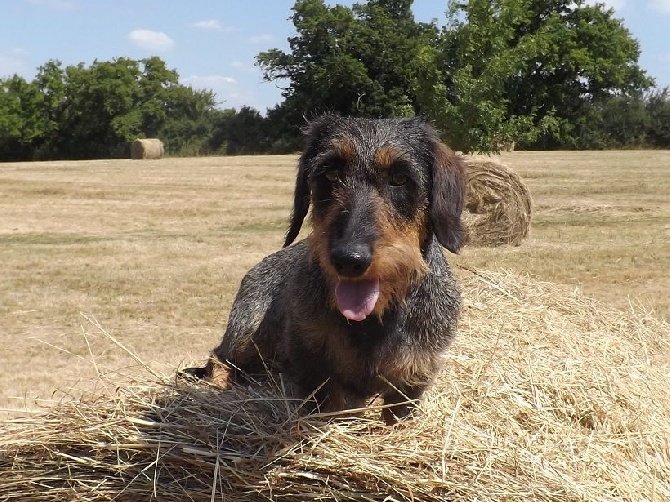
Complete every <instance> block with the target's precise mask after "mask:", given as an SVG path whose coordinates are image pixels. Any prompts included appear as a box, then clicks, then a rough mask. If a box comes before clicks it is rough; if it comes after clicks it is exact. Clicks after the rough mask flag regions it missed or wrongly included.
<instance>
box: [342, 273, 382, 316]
mask: <svg viewBox="0 0 670 502" xmlns="http://www.w3.org/2000/svg"><path fill="white" fill-rule="evenodd" d="M335 298H336V300H337V308H338V309H340V312H342V315H343V316H344V317H346V318H347V319H349V320H350V321H362V320H363V319H365V318H366V317H367V316H369V315H370V312H372V311H373V310H374V308H375V304H376V303H377V299H378V298H379V279H368V280H365V281H347V280H344V279H341V280H340V282H338V283H337V286H336V287H335Z"/></svg>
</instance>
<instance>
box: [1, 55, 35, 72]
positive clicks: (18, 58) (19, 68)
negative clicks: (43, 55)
mask: <svg viewBox="0 0 670 502" xmlns="http://www.w3.org/2000/svg"><path fill="white" fill-rule="evenodd" d="M24 55H25V51H24V50H23V49H10V50H8V51H4V50H0V78H5V77H10V76H12V75H14V74H15V73H18V74H19V75H22V76H24V77H25V76H26V75H27V74H28V73H30V72H29V69H28V64H27V63H26V61H25V59H24Z"/></svg>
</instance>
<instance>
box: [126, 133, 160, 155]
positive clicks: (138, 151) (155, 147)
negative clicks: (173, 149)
mask: <svg viewBox="0 0 670 502" xmlns="http://www.w3.org/2000/svg"><path fill="white" fill-rule="evenodd" d="M164 154H165V147H164V146H163V142H162V141H161V140H159V139H155V138H149V139H136V140H135V141H133V142H132V143H131V145H130V158H131V159H162V158H163V155H164Z"/></svg>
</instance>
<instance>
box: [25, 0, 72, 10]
mask: <svg viewBox="0 0 670 502" xmlns="http://www.w3.org/2000/svg"><path fill="white" fill-rule="evenodd" d="M28 3H31V4H33V5H38V6H40V7H49V8H51V9H58V10H72V9H76V8H77V4H76V3H74V2H70V1H68V0H28Z"/></svg>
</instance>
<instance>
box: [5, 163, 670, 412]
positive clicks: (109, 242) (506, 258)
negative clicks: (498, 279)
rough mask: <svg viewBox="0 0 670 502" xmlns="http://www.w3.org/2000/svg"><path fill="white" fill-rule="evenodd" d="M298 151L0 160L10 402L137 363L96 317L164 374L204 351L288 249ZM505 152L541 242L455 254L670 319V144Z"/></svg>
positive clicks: (27, 402) (22, 402)
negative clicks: (252, 283) (266, 262)
mask: <svg viewBox="0 0 670 502" xmlns="http://www.w3.org/2000/svg"><path fill="white" fill-rule="evenodd" d="M296 160H297V159H296V157H235V158H196V159H163V160H160V161H143V162H138V161H126V160H116V161H91V162H47V163H23V164H0V262H1V265H0V335H1V336H2V342H3V347H2V350H0V367H2V368H3V371H2V373H0V408H2V407H4V408H22V407H25V406H28V407H34V406H35V405H36V404H39V403H40V402H41V400H49V399H59V398H60V397H62V395H63V393H67V392H68V389H70V388H74V389H75V390H73V392H75V393H79V392H81V389H85V388H87V386H90V384H91V382H93V381H95V380H94V377H95V375H96V371H97V372H103V371H104V372H106V371H109V369H110V368H111V369H114V370H115V371H119V372H121V373H122V372H124V371H129V372H132V371H134V368H133V367H132V366H133V365H135V364H136V362H135V361H134V360H132V359H129V358H126V357H124V356H123V350H120V349H119V347H118V346H116V345H114V344H113V343H111V342H110V340H109V338H108V337H107V336H104V335H103V333H102V331H101V330H100V329H99V328H98V327H96V322H97V323H99V326H100V327H101V328H102V329H104V330H105V331H107V332H108V333H109V334H111V335H112V336H114V337H116V339H118V340H119V341H120V342H121V343H123V344H124V345H125V346H127V347H129V348H130V349H131V350H132V351H133V352H134V353H135V354H136V355H137V356H138V357H139V358H140V359H142V360H143V361H146V362H148V363H150V365H151V366H152V367H153V368H155V369H156V370H157V371H160V372H164V373H167V374H170V373H173V372H174V369H175V368H176V367H178V366H183V365H184V364H190V363H193V362H199V361H202V360H203V359H204V358H205V356H206V355H207V353H208V351H209V350H210V349H211V348H212V347H213V346H214V345H215V344H216V343H217V342H218V340H219V338H220V336H221V333H222V330H223V326H224V325H225V321H226V317H227V312H228V309H229V307H230V304H231V302H232V299H233V296H234V294H235V291H236V289H237V285H238V283H239V280H240V279H241V277H242V275H243V274H244V273H245V271H246V270H248V268H249V267H251V266H252V265H253V264H254V263H256V262H257V261H259V260H260V259H261V258H262V257H263V256H265V255H266V254H268V253H270V252H272V251H274V250H276V249H278V248H279V247H280V246H281V242H282V235H283V231H284V228H285V224H286V221H287V218H288V214H289V211H290V203H291V197H292V190H293V175H294V169H295V163H296ZM501 160H502V161H503V162H505V163H506V164H508V165H509V166H510V167H512V168H513V169H515V170H516V171H517V172H518V173H519V174H520V175H521V176H522V178H523V179H524V181H525V182H526V183H527V185H528V186H529V188H530V190H531V193H532V194H533V198H534V213H533V221H532V230H531V238H530V239H529V240H527V241H526V242H525V243H524V244H523V245H522V246H520V247H516V248H514V247H506V248H496V249H474V248H473V249H467V248H466V249H465V250H464V251H463V253H462V254H461V255H460V256H457V257H452V258H450V259H451V261H452V263H457V264H461V265H464V266H467V267H470V268H485V269H494V270H495V269H498V268H503V269H511V270H515V271H521V272H528V273H530V274H532V275H534V276H537V277H538V278H540V279H542V280H548V281H554V282H560V283H565V284H570V285H574V286H576V287H581V288H582V289H583V290H584V291H585V292H586V293H587V294H589V295H592V296H594V297H596V298H600V299H603V300H605V301H608V302H610V303H612V304H614V305H616V306H618V307H621V308H628V304H629V301H631V299H632V301H634V302H641V304H642V305H644V306H646V307H647V308H653V309H654V310H655V311H656V312H657V315H658V316H660V317H664V318H666V319H667V318H669V317H670V298H669V295H668V291H670V274H669V273H668V264H670V200H669V199H670V197H668V194H670V152H667V151H643V152H630V151H627V152H551V153H535V152H515V153H508V154H504V155H502V157H501ZM82 314H83V315H82ZM54 389H59V390H58V392H56V393H55V394H54Z"/></svg>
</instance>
